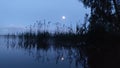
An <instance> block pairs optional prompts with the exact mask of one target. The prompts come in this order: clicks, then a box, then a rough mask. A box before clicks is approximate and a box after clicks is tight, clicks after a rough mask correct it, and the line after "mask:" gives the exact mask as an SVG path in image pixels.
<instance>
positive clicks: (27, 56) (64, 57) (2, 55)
mask: <svg viewBox="0 0 120 68" xmlns="http://www.w3.org/2000/svg"><path fill="white" fill-rule="evenodd" d="M80 56H81V52H80V48H79V47H72V46H69V45H67V46H64V45H61V44H56V43H55V42H53V41H49V42H48V43H47V42H42V43H41V41H40V43H39V44H36V43H34V44H31V43H28V42H25V40H24V39H22V40H21V39H19V38H18V37H9V38H8V37H4V36H0V67H1V68H84V61H82V59H81V58H80Z"/></svg>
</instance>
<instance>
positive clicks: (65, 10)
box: [0, 0, 90, 32]
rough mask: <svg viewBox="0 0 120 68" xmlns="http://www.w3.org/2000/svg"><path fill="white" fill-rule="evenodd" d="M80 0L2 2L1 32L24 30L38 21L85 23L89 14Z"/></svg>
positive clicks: (0, 14) (0, 8)
mask: <svg viewBox="0 0 120 68" xmlns="http://www.w3.org/2000/svg"><path fill="white" fill-rule="evenodd" d="M89 12H90V11H89V9H85V8H84V6H83V4H82V3H80V2H78V0H0V31H2V32H5V31H7V30H5V29H7V28H12V27H14V28H24V27H25V26H27V25H30V24H33V23H35V22H36V20H44V19H46V20H47V21H52V22H62V20H61V17H62V16H66V20H65V23H67V24H69V22H73V24H75V22H77V21H78V20H80V22H83V19H84V14H85V13H89Z"/></svg>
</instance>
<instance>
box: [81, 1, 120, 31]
mask: <svg viewBox="0 0 120 68" xmlns="http://www.w3.org/2000/svg"><path fill="white" fill-rule="evenodd" d="M79 1H81V2H83V3H84V5H85V7H89V8H91V17H90V19H89V21H90V25H89V27H90V28H89V29H90V30H94V29H95V27H96V26H101V27H104V28H105V30H106V31H109V32H111V31H112V32H117V31H120V20H119V17H120V0H79Z"/></svg>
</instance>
